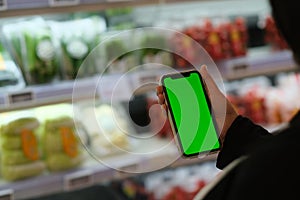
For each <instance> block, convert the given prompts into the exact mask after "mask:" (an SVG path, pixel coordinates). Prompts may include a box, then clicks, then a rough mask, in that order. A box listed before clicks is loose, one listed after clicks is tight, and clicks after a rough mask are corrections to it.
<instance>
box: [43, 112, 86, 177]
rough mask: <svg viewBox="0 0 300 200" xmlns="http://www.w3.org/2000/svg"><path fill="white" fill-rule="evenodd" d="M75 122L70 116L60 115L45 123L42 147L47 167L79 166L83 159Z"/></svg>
mask: <svg viewBox="0 0 300 200" xmlns="http://www.w3.org/2000/svg"><path fill="white" fill-rule="evenodd" d="M75 134H76V133H75V124H74V121H73V119H72V118H71V117H69V116H59V117H57V118H56V119H54V118H52V119H48V120H45V122H44V123H43V129H42V136H41V137H42V148H43V152H44V159H45V161H46V164H47V168H48V169H49V170H50V171H60V170H66V169H70V168H74V167H77V166H79V165H80V164H81V163H82V161H83V154H82V152H81V149H80V142H79V140H78V138H77V136H76V135H75Z"/></svg>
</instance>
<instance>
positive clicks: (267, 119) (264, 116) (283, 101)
mask: <svg viewBox="0 0 300 200" xmlns="http://www.w3.org/2000/svg"><path fill="white" fill-rule="evenodd" d="M276 80H277V82H278V84H277V85H276V86H272V84H271V82H270V80H268V79H267V78H266V77H256V78H248V79H245V80H243V81H236V82H233V83H232V85H231V88H236V89H233V91H229V92H228V94H227V96H228V98H229V100H230V101H231V102H232V103H233V104H234V105H235V107H236V109H237V111H238V112H239V113H240V114H242V115H244V116H247V117H249V118H250V119H251V120H252V121H254V122H256V123H259V124H262V125H276V124H280V123H284V122H288V121H289V120H290V119H291V118H292V117H293V116H294V114H296V112H297V111H298V109H299V104H298V101H295V99H298V98H300V82H299V74H294V73H292V74H285V75H280V76H278V77H277V78H276ZM234 85H235V86H234ZM287 88H288V90H287ZM283 96H284V98H282V97H283ZM287 99H289V101H287Z"/></svg>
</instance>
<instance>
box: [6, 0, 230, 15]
mask: <svg viewBox="0 0 300 200" xmlns="http://www.w3.org/2000/svg"><path fill="white" fill-rule="evenodd" d="M202 1H205V0H202ZM206 1H207V0H206ZM214 1H218V0H214ZM219 1H224V0H219ZM227 1H230V0H227ZM53 2H54V3H53ZM186 2H199V0H186V1H183V0H40V1H38V2H37V1H33V0H24V1H8V2H7V5H6V6H3V8H2V9H0V18H4V17H16V16H28V15H44V14H56V13H71V12H84V11H101V10H105V9H111V8H121V7H137V6H144V5H158V4H171V3H186Z"/></svg>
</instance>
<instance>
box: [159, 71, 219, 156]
mask: <svg viewBox="0 0 300 200" xmlns="http://www.w3.org/2000/svg"><path fill="white" fill-rule="evenodd" d="M160 82H161V85H162V86H163V94H164V97H165V102H166V105H167V108H168V117H169V121H170V124H171V127H172V131H173V134H174V136H175V139H176V141H177V145H178V146H179V149H180V151H181V153H182V155H183V157H195V156H201V155H206V154H208V153H213V152H216V151H218V150H220V148H221V142H220V139H219V131H218V129H217V126H216V123H215V119H214V117H213V115H212V111H211V103H210V100H209V98H208V94H207V92H206V90H205V86H204V82H203V80H202V77H201V74H200V73H199V72H198V71H196V70H192V71H184V72H178V73H172V74H165V75H163V76H162V77H161V79H160Z"/></svg>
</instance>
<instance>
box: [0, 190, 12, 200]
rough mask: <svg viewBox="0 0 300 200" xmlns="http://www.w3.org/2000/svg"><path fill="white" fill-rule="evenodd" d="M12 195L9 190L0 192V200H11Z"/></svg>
mask: <svg viewBox="0 0 300 200" xmlns="http://www.w3.org/2000/svg"><path fill="white" fill-rule="evenodd" d="M13 194H14V192H13V190H11V189H7V190H0V200H13V199H14V196H13Z"/></svg>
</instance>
